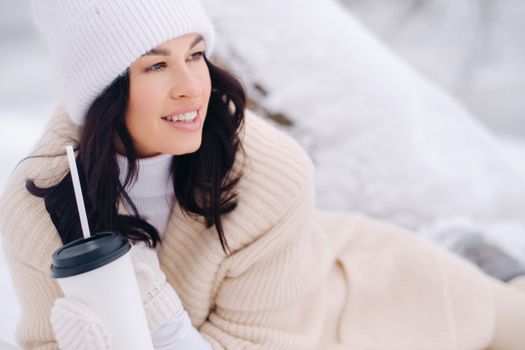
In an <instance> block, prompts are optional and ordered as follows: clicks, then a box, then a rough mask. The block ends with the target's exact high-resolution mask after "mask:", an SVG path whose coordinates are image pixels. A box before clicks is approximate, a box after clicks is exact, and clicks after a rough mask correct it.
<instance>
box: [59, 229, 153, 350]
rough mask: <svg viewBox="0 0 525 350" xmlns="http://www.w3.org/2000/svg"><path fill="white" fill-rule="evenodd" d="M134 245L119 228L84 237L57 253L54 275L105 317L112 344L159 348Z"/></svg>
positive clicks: (123, 349) (117, 349) (126, 348)
mask: <svg viewBox="0 0 525 350" xmlns="http://www.w3.org/2000/svg"><path fill="white" fill-rule="evenodd" d="M130 249H131V245H130V244H129V242H128V241H127V240H126V239H124V238H123V237H122V236H121V235H120V234H119V233H118V232H114V231H108V232H101V233H98V234H95V235H93V236H90V237H88V238H82V239H78V240H76V241H73V242H70V243H68V244H66V245H64V246H63V247H61V248H59V249H57V251H56V252H55V253H54V254H53V265H52V266H51V274H52V276H53V277H54V278H56V279H57V281H58V283H59V285H60V287H61V288H62V291H63V292H64V294H65V295H66V296H67V297H73V298H76V299H78V300H80V301H81V302H83V303H85V304H86V305H87V306H89V307H90V308H91V309H92V310H93V311H94V312H95V313H96V314H97V315H98V316H99V317H100V319H101V320H102V322H103V326H104V327H105V328H106V330H107V331H108V334H109V335H110V337H111V349H114V350H132V349H137V350H139V349H140V350H153V344H152V340H151V336H150V333H149V329H148V324H147V321H146V315H145V312H144V307H143V305H142V299H141V297H140V292H139V289H138V284H137V279H136V276H135V272H134V270H133V263H132V260H131V256H130Z"/></svg>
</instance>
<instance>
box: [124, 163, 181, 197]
mask: <svg viewBox="0 0 525 350" xmlns="http://www.w3.org/2000/svg"><path fill="white" fill-rule="evenodd" d="M172 158H173V156H172V155H171V154H159V155H158V156H154V157H150V158H141V159H138V160H137V163H138V164H137V165H138V170H139V172H138V177H137V179H136V181H135V182H132V183H131V184H129V185H128V186H127V187H126V191H127V192H128V194H129V195H130V196H131V197H135V198H137V197H140V198H144V197H157V196H160V195H165V194H166V193H171V194H173V192H174V191H173V181H172V179H171V177H170V165H171V159H172ZM117 162H118V166H119V168H120V174H119V179H120V183H121V184H124V180H125V179H126V174H127V173H128V159H127V158H126V157H125V156H122V155H120V154H117Z"/></svg>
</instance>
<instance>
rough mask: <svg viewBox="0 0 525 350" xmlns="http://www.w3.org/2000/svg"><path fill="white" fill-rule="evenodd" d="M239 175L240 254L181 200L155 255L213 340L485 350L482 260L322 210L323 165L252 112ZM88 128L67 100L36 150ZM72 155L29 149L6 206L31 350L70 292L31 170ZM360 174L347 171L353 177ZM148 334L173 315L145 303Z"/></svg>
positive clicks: (490, 321) (47, 170) (228, 222)
mask: <svg viewBox="0 0 525 350" xmlns="http://www.w3.org/2000/svg"><path fill="white" fill-rule="evenodd" d="M245 121H246V123H245V128H244V131H243V132H242V134H241V139H242V142H243V145H244V149H245V155H244V156H241V155H240V154H239V155H238V157H237V159H236V163H235V166H234V169H235V171H238V170H240V169H241V168H242V169H243V171H244V175H243V177H242V180H241V181H240V183H239V184H238V186H237V193H238V199H239V205H238V208H237V209H235V210H234V211H233V212H232V213H230V214H228V215H226V216H225V217H224V232H225V234H226V237H227V240H228V243H229V246H230V248H231V249H232V252H233V254H232V255H231V256H229V257H226V256H225V254H224V253H223V251H222V249H221V246H220V244H219V241H218V238H217V234H216V231H215V230H214V229H213V228H212V229H206V228H205V226H204V223H203V220H202V218H198V217H197V218H195V217H192V216H189V215H185V214H183V212H182V211H181V210H180V207H179V206H176V207H175V208H174V210H173V212H172V214H171V216H170V219H169V223H168V227H167V231H166V236H165V239H164V241H163V244H162V247H161V249H160V251H159V258H160V263H161V267H162V269H163V271H164V272H165V273H166V276H167V279H168V282H169V283H170V284H171V285H172V286H173V287H174V289H175V290H176V291H177V293H178V295H179V296H180V298H181V300H182V302H183V304H184V307H185V308H186V310H187V311H188V313H189V315H190V317H191V320H192V323H193V325H194V326H195V327H196V328H197V329H198V330H199V331H200V332H201V333H202V334H203V336H204V337H205V338H206V339H207V340H208V341H209V342H210V343H211V344H212V345H213V348H214V349H367V350H372V349H385V350H410V349H414V350H438V349H439V350H446V349H450V350H452V349H481V348H483V347H484V346H485V345H486V344H487V343H488V341H489V339H490V337H491V333H492V330H493V327H494V303H493V300H492V296H491V294H490V291H489V288H487V286H486V283H487V279H486V278H485V277H484V275H482V274H480V273H479V272H478V270H477V269H475V268H474V267H472V266H470V265H468V264H466V263H464V262H462V261H460V260H459V259H457V258H455V257H453V256H452V255H450V254H448V253H446V252H443V251H441V250H438V249H436V248H434V247H433V246H432V245H431V244H429V243H427V242H425V241H423V240H422V239H420V238H418V237H416V236H414V235H412V234H411V233H410V232H406V231H404V230H402V229H400V228H397V227H394V226H390V225H387V224H384V223H381V222H378V221H376V220H372V219H371V218H368V217H365V216H362V215H357V214H352V215H351V214H344V213H335V212H324V211H319V210H317V209H315V207H314V195H313V189H314V187H313V183H312V178H313V167H312V163H311V161H310V159H309V158H308V156H307V155H306V154H305V152H304V151H303V150H302V149H301V148H300V147H299V145H298V144H297V143H296V142H294V141H293V140H292V139H291V138H290V137H288V136H286V135H285V134H284V133H283V132H281V131H279V130H277V129H276V128H275V127H273V126H271V125H270V124H268V123H267V122H265V121H263V120H262V119H260V118H259V117H257V116H255V115H253V114H252V113H251V112H249V111H247V113H246V118H245ZM78 136H79V129H78V127H76V126H75V125H74V124H72V122H71V121H70V120H69V119H68V116H67V114H66V113H65V112H64V110H63V109H61V108H59V109H58V110H57V111H56V112H55V115H54V117H53V118H52V119H51V121H50V122H49V124H48V126H47V129H46V131H45V133H44V135H43V137H42V138H41V140H40V141H39V142H38V144H37V146H36V147H35V148H34V150H33V152H32V153H33V154H40V155H46V154H64V146H65V145H66V144H70V143H73V144H75V143H76V141H75V140H78ZM66 171H67V160H66V157H65V155H63V156H57V157H53V158H33V159H28V160H25V161H24V162H22V163H21V164H20V165H19V166H18V167H17V168H16V170H15V171H14V173H13V174H12V177H11V179H10V181H9V183H8V185H7V187H6V190H5V192H4V193H3V196H2V198H1V202H0V232H2V235H3V248H4V250H5V255H6V257H7V260H8V265H9V269H10V272H11V275H12V278H13V282H14V286H15V288H16V291H17V294H18V296H19V300H20V303H21V306H22V319H21V322H20V324H19V326H18V331H17V340H18V342H19V344H20V345H21V346H23V347H24V348H27V349H56V348H57V345H56V343H55V341H54V336H53V331H52V328H51V326H50V322H49V314H50V309H51V307H52V304H53V301H54V300H55V299H56V298H58V297H61V296H62V292H61V290H60V288H59V286H58V285H57V283H56V282H55V281H54V280H53V279H52V278H51V277H50V274H49V266H50V263H51V255H52V253H53V251H54V250H55V249H57V248H58V247H60V246H61V241H60V238H59V236H58V233H57V232H56V230H55V227H54V225H53V224H52V222H51V220H50V217H49V215H48V213H47V211H46V209H45V207H44V203H43V200H41V199H39V198H37V197H34V196H32V195H30V194H29V193H28V192H27V191H26V190H25V187H24V181H25V180H26V179H28V178H32V179H36V183H37V184H38V185H41V186H49V185H53V184H56V183H57V182H58V181H59V180H60V179H61V178H62V177H63V176H64V174H65V173H66ZM348 175H349V176H351V174H348ZM148 307H149V308H150V310H151V311H152V312H150V314H151V315H150V318H149V319H148V322H149V326H150V329H156V327H158V326H159V324H161V323H162V322H163V321H164V320H165V319H166V317H168V314H167V312H165V310H166V308H167V307H166V306H165V305H163V301H162V300H156V301H154V302H152V303H151V305H148Z"/></svg>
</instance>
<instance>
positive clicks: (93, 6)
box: [33, 0, 214, 124]
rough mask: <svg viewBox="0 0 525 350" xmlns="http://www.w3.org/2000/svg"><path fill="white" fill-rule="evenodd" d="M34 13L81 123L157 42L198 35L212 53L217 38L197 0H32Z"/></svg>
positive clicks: (70, 109) (75, 118) (66, 97)
mask: <svg viewBox="0 0 525 350" xmlns="http://www.w3.org/2000/svg"><path fill="white" fill-rule="evenodd" d="M33 16H34V20H35V22H36V25H37V27H38V29H39V30H40V31H41V33H42V35H43V37H44V39H45V40H46V41H47V42H48V44H49V49H50V55H51V59H52V62H53V63H54V64H55V65H56V67H55V68H56V69H57V73H58V77H59V83H60V85H61V86H62V88H63V90H64V91H63V92H64V103H65V107H66V110H67V112H68V113H69V115H70V117H71V119H72V120H73V121H74V122H75V123H77V124H83V122H84V118H85V115H86V113H87V111H88V109H89V107H90V105H91V104H92V103H93V101H94V100H95V99H96V98H97V96H98V95H99V94H100V93H102V92H103V91H104V89H105V88H106V87H108V86H109V84H110V83H111V82H112V81H113V80H114V79H115V78H117V77H118V76H119V75H120V74H122V73H123V72H124V71H125V70H126V68H128V67H129V66H130V65H131V64H132V63H133V62H134V61H135V60H136V59H137V58H139V57H140V56H141V55H142V54H144V53H146V52H147V51H149V50H151V49H152V48H154V47H155V46H157V45H159V44H161V43H163V42H165V41H167V40H169V39H171V38H174V37H177V36H180V35H184V34H188V33H199V34H201V35H202V37H203V38H204V41H205V42H206V51H207V54H208V55H209V54H210V52H211V50H212V48H213V42H214V32H213V27H212V24H211V22H210V20H209V18H208V17H207V16H206V13H205V12H204V9H203V8H202V6H201V4H200V3H199V1H198V0H33Z"/></svg>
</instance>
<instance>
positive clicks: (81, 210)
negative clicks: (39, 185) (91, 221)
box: [66, 146, 91, 238]
mask: <svg viewBox="0 0 525 350" xmlns="http://www.w3.org/2000/svg"><path fill="white" fill-rule="evenodd" d="M66 152H67V160H68V162H69V171H70V172H71V179H72V180H73V189H74V190H75V198H76V199H77V209H78V215H79V216H80V224H81V225H82V233H83V234H84V238H89V237H91V232H89V225H88V219H87V214H86V207H85V206H84V197H83V196H82V188H81V187H80V179H79V178H78V170H77V163H76V162H75V154H74V153H73V146H66Z"/></svg>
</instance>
